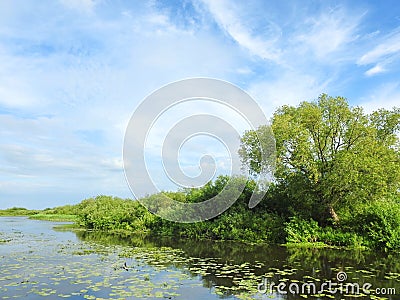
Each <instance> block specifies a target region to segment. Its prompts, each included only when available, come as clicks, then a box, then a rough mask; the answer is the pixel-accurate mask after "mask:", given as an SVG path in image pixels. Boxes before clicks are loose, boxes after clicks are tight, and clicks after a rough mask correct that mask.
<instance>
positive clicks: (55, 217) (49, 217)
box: [29, 213, 78, 222]
mask: <svg viewBox="0 0 400 300" xmlns="http://www.w3.org/2000/svg"><path fill="white" fill-rule="evenodd" d="M29 219H33V220H44V221H55V222H75V221H77V220H78V216H76V215H64V214H48V213H45V214H43V213H39V214H35V215H31V216H29Z"/></svg>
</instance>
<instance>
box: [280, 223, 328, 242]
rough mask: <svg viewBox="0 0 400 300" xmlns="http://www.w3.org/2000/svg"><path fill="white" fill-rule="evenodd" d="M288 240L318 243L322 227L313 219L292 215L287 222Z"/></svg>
mask: <svg viewBox="0 0 400 300" xmlns="http://www.w3.org/2000/svg"><path fill="white" fill-rule="evenodd" d="M284 230H285V232H286V241H287V242H288V243H316V242H317V241H318V238H319V234H320V231H321V228H320V227H319V225H318V222H317V221H314V220H313V219H309V220H303V219H300V218H299V217H291V218H290V220H289V222H286V223H285V229H284Z"/></svg>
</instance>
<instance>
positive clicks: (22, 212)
mask: <svg viewBox="0 0 400 300" xmlns="http://www.w3.org/2000/svg"><path fill="white" fill-rule="evenodd" d="M38 212H39V211H38V210H29V209H26V208H23V207H11V208H7V209H3V210H0V216H30V215H34V214H37V213H38Z"/></svg>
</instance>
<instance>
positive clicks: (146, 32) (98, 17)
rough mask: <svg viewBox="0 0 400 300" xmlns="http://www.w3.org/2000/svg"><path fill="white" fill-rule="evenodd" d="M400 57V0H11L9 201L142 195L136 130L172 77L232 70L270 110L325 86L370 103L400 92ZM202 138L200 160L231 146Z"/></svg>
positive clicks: (5, 70) (6, 81)
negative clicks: (134, 168) (133, 189)
mask: <svg viewBox="0 0 400 300" xmlns="http://www.w3.org/2000/svg"><path fill="white" fill-rule="evenodd" d="M399 67H400V6H399V5H398V1H396V0H393V1H357V0H354V1H263V0H260V1H224V0H217V1H212V0H205V1H201V0H193V1H122V0H119V1H110V0H99V1H93V0H51V1H50V0H49V1H25V0H21V1H18V0H10V1H6V0H4V1H0V208H5V207H10V206H25V207H28V208H44V207H52V206H56V205H61V204H66V203H76V202H79V201H80V200H82V199H84V198H88V197H91V196H96V195H98V194H110V195H116V196H121V197H132V195H131V193H130V190H129V187H128V185H127V183H126V180H125V177H124V172H123V168H122V165H123V164H122V148H123V139H124V132H125V128H126V125H127V123H128V120H129V118H130V116H131V115H132V113H133V112H134V110H135V108H136V107H137V106H138V105H139V103H140V102H141V101H142V100H143V99H144V98H145V97H146V96H147V95H149V94H150V93H151V92H152V91H154V90H156V89H157V88H159V87H160V86H163V85H165V84H167V83H169V82H173V81H176V80H179V79H182V78H189V77H212V78H219V79H223V80H226V81H230V82H232V83H234V84H236V85H237V86H239V87H241V88H242V89H244V90H245V91H247V92H248V93H249V94H250V95H251V96H252V97H253V98H254V99H255V100H256V101H257V102H258V103H259V104H260V106H261V107H262V109H263V110H264V112H265V114H266V115H270V114H271V112H272V111H273V109H274V108H276V107H278V106H280V105H283V104H293V105H295V104H297V103H299V102H300V101H303V100H313V99H315V98H317V97H318V95H319V94H321V93H323V92H324V93H328V94H330V95H333V96H337V95H340V96H345V97H347V98H348V99H349V101H350V103H351V104H352V105H361V106H363V107H364V108H365V110H366V111H367V112H370V111H373V110H374V109H377V108H379V107H386V108H391V107H393V106H395V105H397V106H398V105H399V104H400V76H399V70H400V68H399ZM196 105H198V103H197V104H196ZM186 111H187V112H189V113H190V107H189V108H186ZM161 127H162V124H161ZM197 142H198V143H200V145H203V146H204V148H201V147H199V146H195V141H194V142H193V143H194V144H193V145H189V144H188V145H187V148H188V153H189V154H188V155H187V158H189V157H192V156H193V155H192V154H193V152H190V149H191V147H192V148H193V149H198V150H196V151H199V152H201V153H203V154H204V153H205V152H204V151H205V150H204V149H208V148H210V149H217V150H218V149H219V148H218V146H215V147H211V146H209V145H212V142H210V144H207V141H205V140H202V139H201V137H198V138H197ZM153 143H157V139H154V138H153ZM207 147H208V148H207ZM219 147H220V146H219ZM200 148H201V149H200ZM220 148H221V147H220ZM222 148H223V147H222ZM199 149H200V150H199ZM207 151H211V150H207ZM207 151H206V152H207ZM218 151H223V149H222V150H221V149H219V150H218ZM218 153H219V152H218ZM195 159H197V160H196V162H197V161H198V158H195ZM220 163H221V164H222V165H223V160H221V161H220ZM189 165H190V162H189V163H188V164H187V166H189ZM162 175H163V174H162V172H160V173H159V174H158V175H157V176H162ZM162 188H168V186H165V187H162Z"/></svg>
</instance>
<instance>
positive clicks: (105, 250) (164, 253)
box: [0, 217, 400, 300]
mask: <svg viewBox="0 0 400 300" xmlns="http://www.w3.org/2000/svg"><path fill="white" fill-rule="evenodd" d="M59 225H60V223H55V222H48V221H37V220H30V219H27V218H25V217H0V268H1V272H0V297H1V299H18V298H23V299H61V298H69V299H191V300H195V299H305V298H311V299H354V298H360V299H400V255H399V254H395V253H376V252H366V251H347V250H333V249H287V248H285V247H279V246H268V245H247V244H242V243H233V242H211V241H202V242H199V241H193V240H183V239H161V238H152V239H150V238H143V237H140V236H126V235H124V236H123V235H116V234H107V233H103V232H90V231H76V232H72V231H68V230H65V229H61V228H60V227H59Z"/></svg>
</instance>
